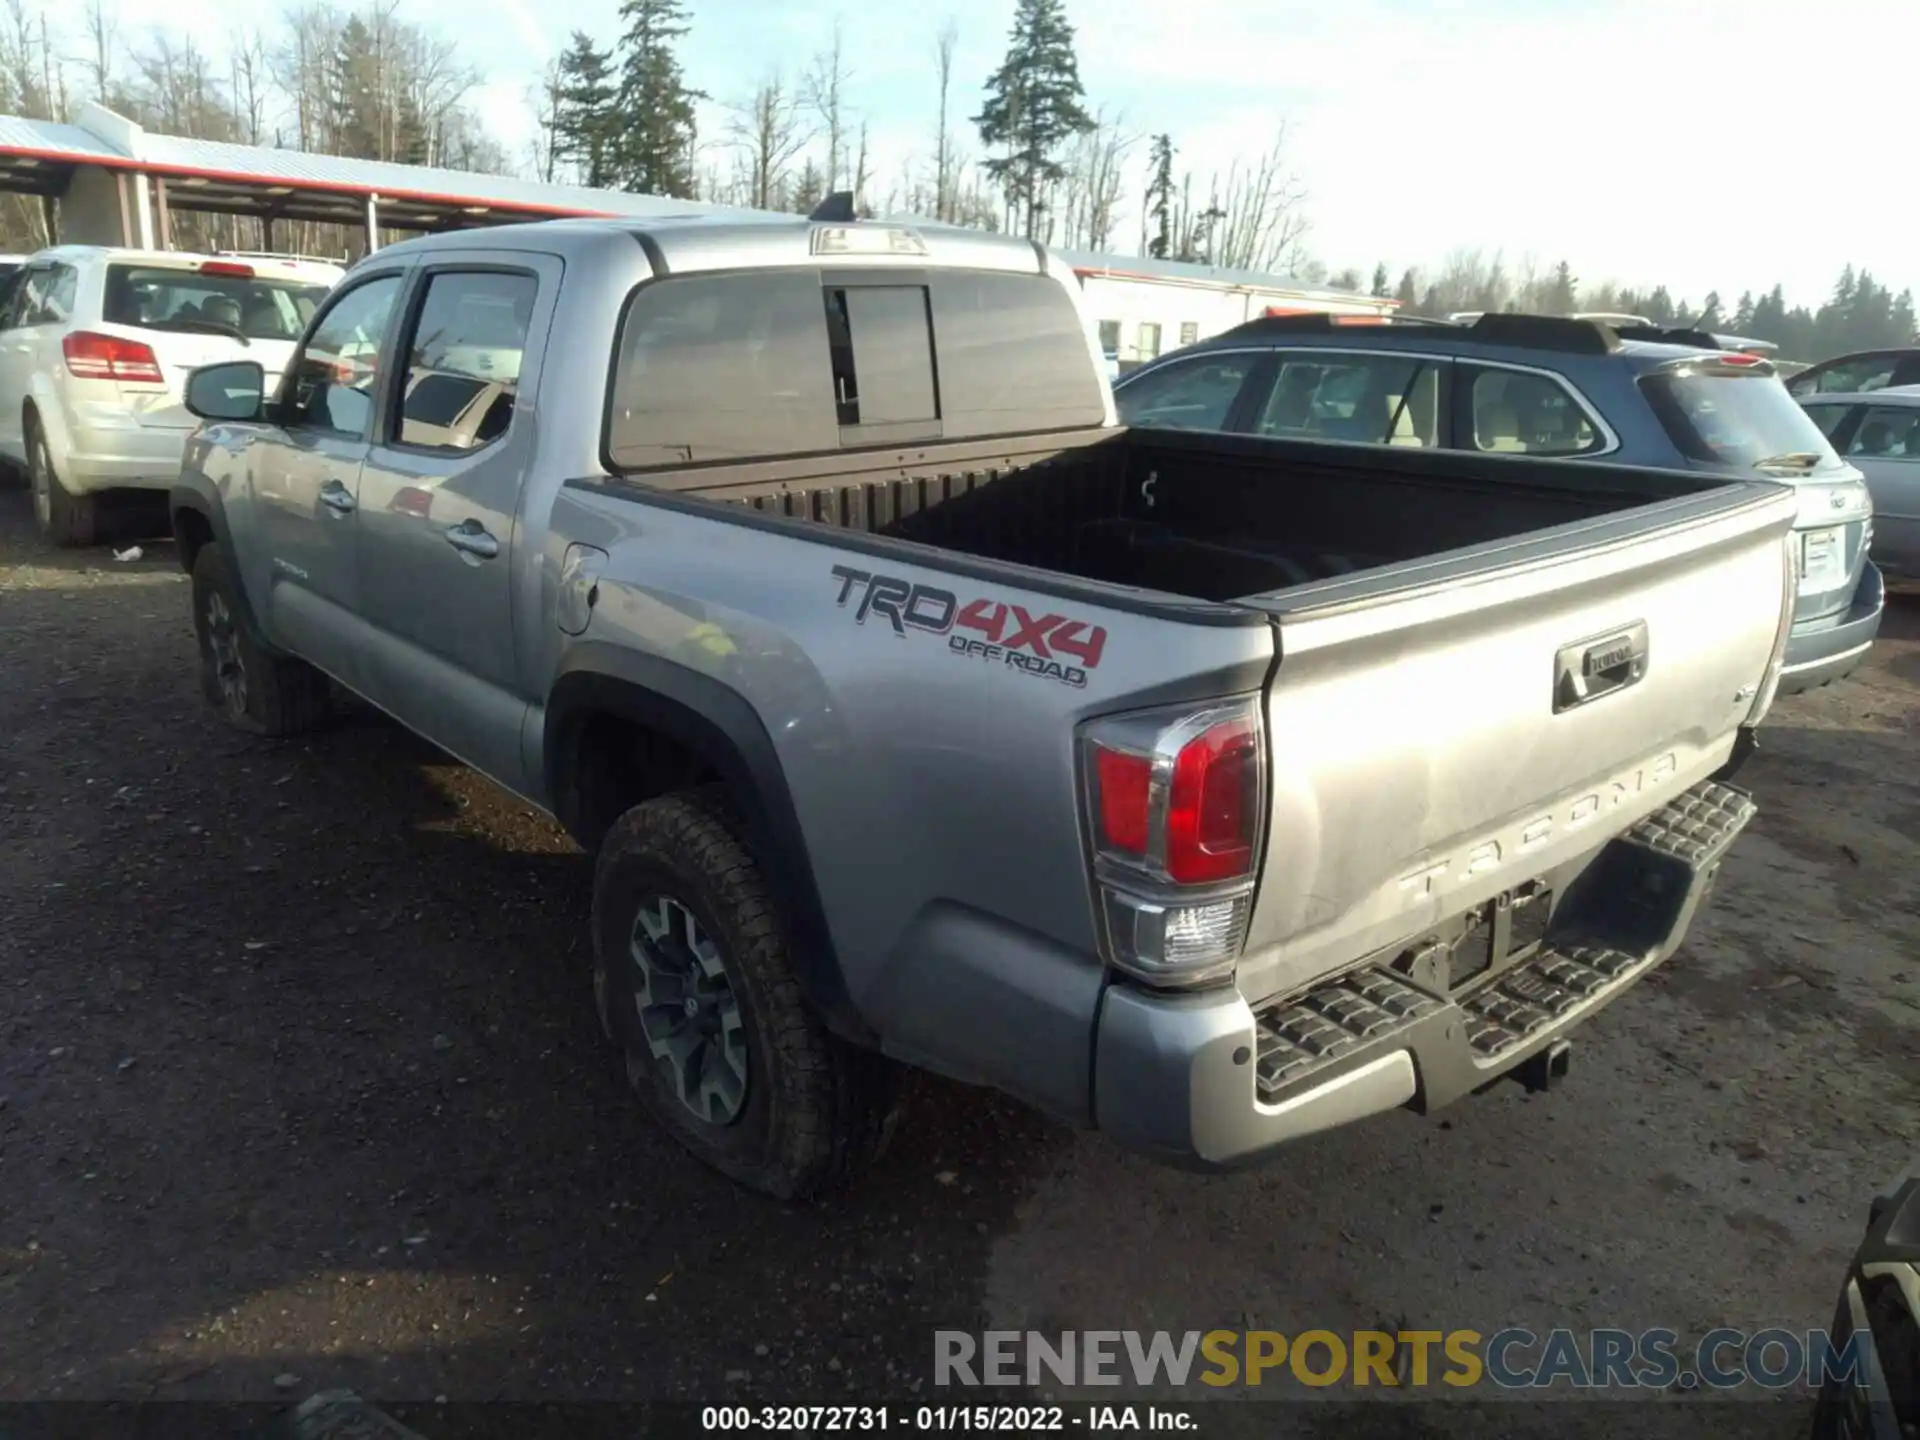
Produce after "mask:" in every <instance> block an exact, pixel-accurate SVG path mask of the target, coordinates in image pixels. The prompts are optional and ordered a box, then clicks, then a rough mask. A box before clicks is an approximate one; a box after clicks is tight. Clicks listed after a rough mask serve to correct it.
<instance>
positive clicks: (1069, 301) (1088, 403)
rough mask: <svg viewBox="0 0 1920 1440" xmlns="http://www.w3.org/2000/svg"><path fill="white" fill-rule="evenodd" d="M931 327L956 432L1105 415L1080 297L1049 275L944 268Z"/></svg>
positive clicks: (1024, 428)
mask: <svg viewBox="0 0 1920 1440" xmlns="http://www.w3.org/2000/svg"><path fill="white" fill-rule="evenodd" d="M932 291H933V296H932V298H933V334H934V342H935V344H936V346H937V347H938V349H937V355H938V359H939V376H940V415H941V433H943V434H944V435H945V436H946V437H947V438H948V439H950V440H952V439H964V438H967V437H970V436H982V435H1020V434H1026V433H1029V432H1032V431H1036V430H1071V429H1079V428H1082V427H1085V426H1093V425H1100V424H1103V423H1105V420H1106V413H1107V405H1106V395H1105V386H1104V384H1103V383H1102V380H1101V377H1100V373H1099V371H1098V370H1097V369H1095V367H1094V364H1093V358H1092V356H1091V355H1089V354H1088V352H1087V332H1086V328H1085V325H1084V324H1083V323H1082V321H1081V319H1080V312H1079V310H1078V309H1077V308H1076V307H1075V306H1074V303H1073V297H1072V296H1071V295H1069V294H1068V293H1067V291H1066V290H1065V289H1064V288H1063V287H1062V286H1061V285H1060V283H1059V282H1058V281H1056V280H1052V279H1049V278H1048V277H1046V276H1044V275H996V274H987V273H982V272H979V271H967V270H958V271H949V272H940V273H936V274H935V275H934V277H933V281H932Z"/></svg>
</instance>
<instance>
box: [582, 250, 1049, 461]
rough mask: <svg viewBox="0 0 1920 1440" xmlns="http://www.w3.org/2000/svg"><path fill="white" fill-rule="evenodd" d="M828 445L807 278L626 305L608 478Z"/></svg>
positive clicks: (673, 289) (773, 276) (765, 280)
mask: <svg viewBox="0 0 1920 1440" xmlns="http://www.w3.org/2000/svg"><path fill="white" fill-rule="evenodd" d="M1084 363H1085V362H1082V364H1083V366H1084ZM839 444H840V432H839V428H838V424H837V420H836V407H835V399H834V389H833V371H832V369H831V366H830V364H829V359H828V345H827V326H826V315H825V312H824V308H823V306H822V304H821V294H820V276H819V273H818V272H817V271H800V270H785V271H767V272H765V273H760V274H743V275H694V276H688V277H686V278H684V279H674V280H663V281H660V282H658V283H656V284H653V285H648V286H646V287H644V288H643V289H642V290H641V291H640V292H639V293H638V294H637V295H636V296H635V297H634V300H633V304H632V306H631V307H630V308H629V309H628V311H627V316H626V320H625V322H624V323H623V324H622V325H621V327H620V341H619V353H618V358H617V360H616V361H615V368H614V380H613V396H612V409H611V411H610V413H609V416H608V422H607V455H608V458H609V459H611V460H612V461H613V463H614V464H615V465H616V466H620V467H623V468H635V469H638V468H644V467H646V466H650V465H684V464H688V463H696V462H699V461H703V460H744V459H750V458H754V457H757V456H764V455H801V454H807V453H809V452H813V451H820V450H833V449H837V448H838V447H839Z"/></svg>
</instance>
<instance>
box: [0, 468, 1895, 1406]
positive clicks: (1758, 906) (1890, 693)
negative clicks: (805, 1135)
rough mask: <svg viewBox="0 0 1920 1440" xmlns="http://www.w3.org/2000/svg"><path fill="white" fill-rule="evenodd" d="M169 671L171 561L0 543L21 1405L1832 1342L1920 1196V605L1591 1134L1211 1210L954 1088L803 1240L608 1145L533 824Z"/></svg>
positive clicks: (25, 527)
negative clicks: (1386, 1351)
mask: <svg viewBox="0 0 1920 1440" xmlns="http://www.w3.org/2000/svg"><path fill="white" fill-rule="evenodd" d="M192 651H193V646H192V638H191V631H190V626H189V621H188V611H187V603H186V588H185V584H184V581H183V579H182V577H181V576H180V575H179V574H178V572H177V570H176V569H175V568H174V566H173V562H172V551H171V547H170V546H167V545H165V544H160V545H152V544H150V545H149V546H148V548H147V558H146V559H144V560H142V561H139V562H136V563H132V564H119V563H115V562H114V561H113V560H112V559H111V557H110V556H109V555H108V554H107V553H106V552H105V551H91V552H85V553H82V554H80V555H78V556H64V555H55V554H53V553H52V552H48V551H46V550H44V549H43V548H41V547H40V546H39V545H38V544H37V542H35V541H34V540H32V538H31V533H30V525H29V521H28V516H27V508H26V505H25V500H24V497H23V496H22V495H21V494H20V493H19V492H18V491H8V492H6V493H4V494H0V836H3V837H4V839H3V840H0V917H3V920H0V1399H14V1400H18V1399H30V1398H39V1399H45V1398H52V1397H67V1398H83V1397H84V1398H101V1397H122V1398H140V1397H149V1396H163V1397H174V1398H187V1397H198V1398H231V1399H242V1398H253V1399H265V1400H274V1399H282V1400H284V1399H288V1398H298V1396H300V1395H302V1394H305V1393H307V1392H309V1391H312V1390H316V1389H319V1388H323V1387H327V1386H335V1385H346V1386H352V1387H355V1388H358V1389H360V1390H361V1391H363V1392H364V1393H367V1394H371V1395H376V1396H381V1397H386V1398H390V1399H420V1400H431V1399H433V1398H435V1397H437V1396H448V1397H451V1398H453V1399H454V1400H456V1401H457V1400H463V1399H473V1400H482V1399H500V1398H533V1397H543V1398H564V1399H616V1398H630V1399H641V1398H664V1397H675V1396H677V1397H684V1398H697V1399H702V1400H714V1399H719V1398H722V1397H735V1398H743V1399H752V1400H769V1399H771V1400H791V1399H794V1398H799V1397H805V1396H814V1397H819V1396H824V1395H832V1394H838V1395H861V1396H864V1397H866V1398H873V1397H874V1396H876V1395H879V1394H887V1395H892V1396H895V1397H897V1398H905V1397H907V1396H908V1395H911V1394H912V1393H913V1390H912V1388H911V1387H913V1386H915V1385H930V1378H929V1377H930V1370H931V1356H932V1339H931V1333H932V1331H933V1330H934V1329H935V1328H936V1327H947V1328H978V1327H980V1326H983V1325H986V1324H995V1325H1005V1326H1020V1327H1028V1326H1032V1327H1042V1328H1048V1329H1052V1328H1061V1327H1103V1326H1104V1327H1125V1328H1140V1329H1151V1328H1170V1329H1186V1328H1190V1327H1191V1328H1209V1327H1213V1326H1225V1327H1229V1328H1241V1327H1250V1326H1261V1327H1271V1328H1277V1329H1281V1330H1288V1331H1293V1330H1297V1329H1301V1328H1308V1327H1312V1326H1320V1327H1327V1328H1331V1329H1334V1330H1340V1329H1342V1328H1350V1327H1363V1328H1364V1327H1370V1326H1373V1325H1376V1324H1378V1323H1380V1322H1383V1321H1402V1322H1406V1321H1411V1322H1415V1323H1418V1324H1422V1325H1427V1326H1431V1327H1432V1328H1449V1327H1455V1326H1472V1327H1475V1328H1479V1329H1481V1330H1483V1331H1484V1330H1490V1329H1494V1328H1498V1327H1499V1326H1501V1325H1503V1324H1507V1323H1531V1324H1533V1325H1535V1326H1537V1327H1542V1328H1544V1327H1545V1326H1549V1325H1552V1324H1569V1325H1575V1326H1580V1327H1585V1326H1589V1325H1618V1326H1624V1327H1627V1328H1633V1329H1638V1328H1640V1327H1643V1326H1649V1325H1668V1326H1671V1327H1672V1328H1674V1329H1676V1330H1678V1331H1680V1332H1681V1333H1682V1334H1683V1335H1690V1336H1697V1335H1698V1334H1700V1333H1702V1332H1703V1331H1705V1330H1706V1329H1708V1328H1711V1327H1713V1326H1716V1325H1732V1326H1740V1327H1745V1328H1749V1329H1753V1328H1758V1327H1760V1326H1763V1325H1772V1324H1781V1325H1787V1326H1792V1327H1798V1328H1801V1329H1805V1328H1806V1327H1808V1326H1811V1325H1819V1324H1822V1323H1824V1322H1825V1320H1826V1319H1827V1317H1828V1316H1829V1314H1830V1313H1831V1306H1832V1301H1833V1296H1834V1293H1835V1288H1836V1285H1837V1282H1838V1279H1839V1276H1840V1271H1841V1266H1842V1264H1843V1262H1844V1258H1845V1256H1846V1255H1847V1253H1848V1252H1849V1251H1850V1249H1851V1247H1852V1245H1853V1243H1854V1241H1855V1240H1856V1239H1857V1236H1858V1232H1859V1229H1860V1226H1861V1223H1862V1219H1863V1211H1864V1206H1865V1202H1866V1200H1867V1197H1868V1196H1869V1195H1870V1194H1871V1193H1872V1191H1873V1189H1874V1188H1875V1187H1876V1186H1877V1185H1878V1184H1880V1183H1882V1182H1884V1181H1885V1180H1886V1179H1887V1178H1889V1176H1890V1175H1891V1174H1892V1173H1893V1171H1894V1170H1895V1169H1896V1168H1898V1167H1899V1165H1900V1164H1901V1163H1902V1162H1903V1161H1904V1160H1905V1159H1906V1158H1907V1157H1909V1156H1911V1155H1913V1154H1914V1153H1915V1152H1916V1151H1920V1123H1917V1122H1920V1063H1916V1060H1915V1056H1916V1053H1920V1045H1917V1044H1916V1042H1917V1041H1920V864H1916V858H1917V857H1920V764H1917V763H1916V762H1917V760H1920V728H1917V727H1916V721H1917V720H1920V603H1916V601H1915V600H1914V599H1913V598H1908V599H1906V600H1904V601H1902V602H1900V603H1899V604H1897V605H1896V608H1895V610H1894V612H1893V613H1892V614H1890V616H1889V622H1888V626H1887V634H1886V636H1885V637H1884V638H1883V640H1882V643H1881V644H1880V646H1879V647H1878V648H1877V650H1876V655H1875V660H1874V664H1873V667H1872V669H1871V671H1870V672H1868V673H1867V674H1866V675H1865V676H1864V677H1863V678H1858V679H1856V680H1854V681H1852V682H1850V683H1848V684H1846V685H1844V686H1842V687H1839V688H1834V689H1830V690H1828V691H1826V692H1823V693H1820V694H1818V695H1815V696H1812V697H1804V698H1801V699H1797V700H1793V701H1789V702H1784V703H1783V704H1782V705H1781V706H1780V708H1779V709H1778V710H1777V711H1776V712H1775V719H1774V722H1773V724H1772V726H1771V730H1770V734H1769V735H1768V738H1767V744H1766V748H1765V750H1764V752H1763V754H1762V755H1761V757H1760V758H1759V759H1758V760H1757V761H1756V762H1755V764H1754V765H1753V767H1752V768H1751V769H1750V771H1749V772H1748V776H1749V777H1750V780H1751V783H1752V784H1753V785H1754V786H1755V788H1756V789H1757V791H1758V793H1759V796H1760V800H1761V803H1762V816H1761V819H1760V820H1759V822H1758V824H1757V828H1756V830H1754V831H1752V832H1750V833H1749V835H1748V837H1747V838H1745V839H1744V840H1743V841H1742V842H1741V843H1740V845H1739V846H1738V847H1737V848H1736V851H1735V854H1734V857H1733V859H1732V860H1731V861H1730V863H1729V865H1728V867H1727V871H1726V874H1725V880H1724V883H1723V886H1722V889H1721V890H1720V892H1719V894H1718V896H1717V898H1716V902H1715V904H1714V906H1713V908H1712V910H1711V912H1710V913H1709V914H1708V916H1707V917H1706V919H1705V920H1704V921H1703V922H1702V923H1701V924H1700V925H1699V926H1698V927H1697V928H1696V930H1695V934H1694V939H1693V941H1692V943H1690V944H1689V946H1688V947H1687V949H1686V951H1685V952H1684V953H1683V954H1682V955H1680V956H1679V957H1677V958H1676V960H1675V961H1674V962H1673V963H1672V964H1670V965H1669V966H1668V967H1666V968H1665V969H1664V970H1663V971H1662V972H1660V973H1658V974H1657V975H1656V976H1655V978H1654V979H1653V980H1652V981H1650V982H1649V983H1647V984H1645V985H1643V986H1641V987H1639V989H1638V990H1636V991H1635V992H1634V993H1632V994H1631V995H1630V996H1628V997H1627V998H1626V999H1624V1000H1623V1001H1621V1002H1620V1003H1619V1004H1617V1005H1616V1006H1614V1007H1613V1008H1612V1009H1611V1010H1609V1011H1608V1012H1607V1013H1606V1014H1605V1015H1604V1016H1602V1017H1601V1018H1600V1019H1599V1020H1598V1021H1597V1022H1595V1023H1594V1024H1592V1025H1591V1026H1589V1027H1588V1028H1587V1029H1586V1030H1585V1031H1584V1032H1583V1033H1582V1038H1581V1040H1580V1041H1579V1042H1578V1043H1577V1045H1576V1064H1575V1066H1574V1072H1573V1076H1572V1079H1571V1081H1570V1082H1569V1083H1568V1085H1567V1086H1566V1087H1565V1088H1564V1089H1563V1090H1561V1091H1557V1092H1556V1093H1554V1094H1553V1095H1551V1096H1547V1097H1538V1098H1529V1097H1527V1096H1525V1095H1524V1094H1523V1093H1522V1092H1521V1091H1520V1090H1519V1088H1518V1087H1517V1086H1508V1087H1503V1089H1502V1092H1499V1093H1492V1094H1489V1095H1487V1096H1483V1097H1480V1098H1478V1099H1475V1100H1472V1101H1469V1102H1466V1103H1464V1104H1462V1105H1460V1106H1458V1107H1456V1108H1455V1109H1454V1110H1453V1111H1452V1112H1451V1113H1449V1114H1447V1115H1445V1116H1444V1117H1435V1118H1431V1119H1425V1120H1422V1119H1418V1118H1415V1117H1412V1116H1408V1115H1399V1114H1396V1115H1390V1116H1384V1117H1380V1118H1378V1119H1377V1120H1375V1121H1373V1122H1370V1123H1368V1124H1366V1125H1364V1126H1361V1127H1359V1128H1358V1129H1356V1130H1353V1131H1350V1132H1347V1133H1344V1134H1338V1135H1334V1136H1329V1137H1324V1138H1323V1139H1321V1140H1319V1141H1316V1142H1312V1143H1309V1144H1305V1145H1302V1146H1300V1147H1299V1148H1297V1149H1296V1150H1294V1151H1292V1152H1291V1153H1290V1154H1289V1156H1288V1157H1287V1159H1286V1160H1285V1162H1284V1163H1282V1164H1279V1165H1275V1166H1271V1167H1268V1168H1265V1169H1262V1170H1259V1171H1257V1172H1253V1173H1249V1174H1244V1175H1238V1176H1234V1177H1230V1178H1204V1177H1195V1176H1189V1175H1184V1174H1178V1173H1174V1172H1170V1171H1166V1170H1163V1169H1160V1168H1157V1167H1155V1166H1153V1165H1151V1164H1148V1163H1146V1162H1144V1161H1141V1160H1139V1159H1136V1158H1133V1157H1130V1156H1127V1155H1123V1154H1121V1153H1119V1152H1117V1151H1115V1150H1114V1149H1113V1148H1112V1147H1110V1146H1109V1145H1107V1144H1106V1143H1105V1142H1104V1141H1103V1140H1101V1139H1100V1138H1099V1137H1097V1136H1091V1135H1081V1134H1075V1133H1072V1132H1069V1131H1067V1130H1065V1129H1062V1128H1059V1127H1056V1126H1054V1125H1051V1124H1049V1123H1047V1122H1044V1121H1042V1120H1040V1119H1037V1118H1036V1117H1034V1116H1032V1115H1031V1114H1029V1113H1027V1112H1026V1111H1024V1110H1022V1109H1021V1108H1019V1107H1017V1106H1015V1105H1013V1104H1010V1103H1008V1102H1004V1101H1001V1100H999V1099H997V1098H995V1097H993V1096H991V1095H985V1094H978V1093H974V1092H970V1091H966V1090H962V1089H959V1088H955V1087H950V1086H945V1085H934V1084H929V1085H926V1086H925V1087H923V1090H922V1092H921V1093H920V1094H919V1095H918V1096H917V1097H916V1099H915V1100H914V1102H913V1105H912V1108H911V1111H910V1113H909V1116H908V1120H907V1123H906V1125H905V1126H904V1129H903V1135H902V1138H901V1141H900V1142H899V1143H898V1145H897V1147H896V1148H895V1150H894V1151H893V1152H892V1153H891V1154H890V1156H889V1158H888V1159H887V1161H886V1162H885V1163H884V1166H883V1168H882V1170H881V1171H880V1173H879V1174H878V1175H877V1176H875V1177H874V1179H873V1181H872V1183H871V1184H870V1185H869V1186H868V1187H867V1188H865V1189H864V1190H863V1191H862V1192H861V1193H860V1194H859V1195H857V1196H856V1197H854V1198H853V1199H851V1200H850V1201H848V1202H846V1203H843V1204H841V1205H839V1206H837V1207H834V1208H830V1209H825V1210H818V1211H812V1212H808V1211H796V1210H789V1209H783V1208H781V1207H779V1206H775V1205H772V1204H769V1203H765V1202H762V1201H760V1200H758V1199H755V1198H751V1197H749V1196H746V1195H743V1194H742V1193H740V1192H738V1191H737V1190H735V1189H734V1188H732V1187H731V1186H729V1185H728V1184H726V1183H725V1182H723V1181H721V1180H719V1179H717V1178H715V1177H714V1176H712V1175H710V1174H708V1173H707V1172H706V1171H704V1170H702V1169H700V1168H698V1167H697V1166H695V1165H694V1164H692V1163H691V1162H689V1161H687V1160H685V1159H683V1158H682V1156H681V1155H680V1153H679V1152H678V1151H677V1150H675V1149H674V1148H672V1147H671V1146H670V1145H668V1144H667V1143H665V1142H664V1141H663V1140H661V1139H660V1138H658V1137H657V1136H656V1135H655V1134H654V1133H653V1131H652V1130H650V1129H649V1128H648V1126H647V1124H646V1123H645V1121H644V1120H643V1118H642V1117H641V1116H640V1114H639V1113H638V1111H637V1109H636V1108H635V1107H634V1106H633V1105H631V1104H630V1103H629V1102H628V1099H627V1097H626V1093H625V1091H624V1088H623V1085H622V1082H621V1079H620V1075H619V1067H618V1065H617V1063H616V1061H615V1059H614V1057H613V1056H612V1055H611V1054H610V1053H609V1052H608V1050H607V1048H606V1047H605V1046H604V1045H603V1043H602V1042H601V1040H600V1037H599V1032H598V1029H597V1026H596V1025H595V1023H594V1021H593V1019H592V1016H591V1007H590V1004H589V997H588V983H587V980H588V970H587V964H586V956H585V953H584V949H583V943H584V942H583V925H582V919H581V917H582V915H583V914H584V910H585V904H586V893H587V892H586V886H587V873H586V867H585V864H584V862H583V861H582V859H581V858H580V857H579V856H578V855H577V854H575V853H574V852H573V851H572V850H571V848H570V846H569V845H568V844H567V843H566V842H565V840H564V839H563V838H562V837H561V836H559V835H558V834H557V833H556V831H555V830H554V828H553V827H552V826H551V825H550V824H548V823H547V822H545V821H544V820H542V819H540V818H538V817H536V816H535V815H533V814H531V813H529V812H528V811H527V810H526V809H525V808H524V807H523V806H522V805H520V804H519V803H518V802H515V801H512V800H510V799H508V798H506V797H504V796H502V795H501V794H500V793H499V792H497V791H495V790H494V789H492V787H490V786H489V785H488V784H487V783H485V782H484V781H481V780H479V779H478V778H476V777H475V776H473V775H472V774H471V773H469V772H467V771H465V770H463V769H462V768H461V767H459V766H457V765H455V764H452V763H450V762H448V761H447V760H446V759H444V757H441V756H438V755H437V754H436V753H434V752H432V751H431V750H429V749H427V748H426V747H424V746H422V745H420V744H418V743H416V742H415V741H413V740H411V739H410V738H409V737H407V736H406V735H404V734H403V733H400V732H399V731H397V730H396V729H394V728H393V727H391V726H390V725H387V724H385V723H383V722H381V721H378V720H375V719H371V718H368V719H360V720H354V721H351V722H349V723H347V724H345V725H343V726H342V727H341V728H339V729H337V730H335V731H332V732H330V733H327V734H325V735H323V736H320V737H318V738H316V739H313V740H311V741H303V742H298V743H289V744H275V743H269V742H255V741H249V740H247V739H245V738H243V737H240V736H237V735H235V734H233V733H231V732H229V731H227V730H225V729H223V728H221V727H220V726H219V725H217V724H216V723H215V722H214V721H213V720H212V719H211V718H210V716H209V715H207V714H206V713H205V712H204V711H203V710H202V707H201V703H200V700H199V698H198V695H197V692H196V689H195V685H194V679H193V654H192ZM289 1377H291V1378H289ZM276 1380H277V1381H278V1382H279V1383H278V1386H276Z"/></svg>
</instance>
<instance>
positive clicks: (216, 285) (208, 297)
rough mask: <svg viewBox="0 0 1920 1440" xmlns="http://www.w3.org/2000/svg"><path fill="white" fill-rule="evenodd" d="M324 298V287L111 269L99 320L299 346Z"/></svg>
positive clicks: (119, 267)
mask: <svg viewBox="0 0 1920 1440" xmlns="http://www.w3.org/2000/svg"><path fill="white" fill-rule="evenodd" d="M326 296H327V287H326V286H325V285H315V284H312V283H309V282H306V281H300V280H266V279H259V278H255V277H253V276H246V275H205V274H202V273H201V272H199V271H198V270H176V269H172V268H170V267H166V266H158V265H153V266H149V265H109V266H108V267H107V294H106V301H105V304H104V307H103V316H104V318H105V319H106V320H107V322H108V323H109V324H113V325H138V326H141V327H143V328H145V329H149V330H190V331H197V332H199V333H202V334H238V335H244V336H245V337H246V338H247V339H249V340H298V339H299V338H300V334H301V332H302V331H303V330H305V329H306V326H307V321H308V320H310V319H312V318H313V312H314V310H315V309H316V308H318V306H319V304H320V302H321V301H322V300H324V299H325V298H326Z"/></svg>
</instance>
